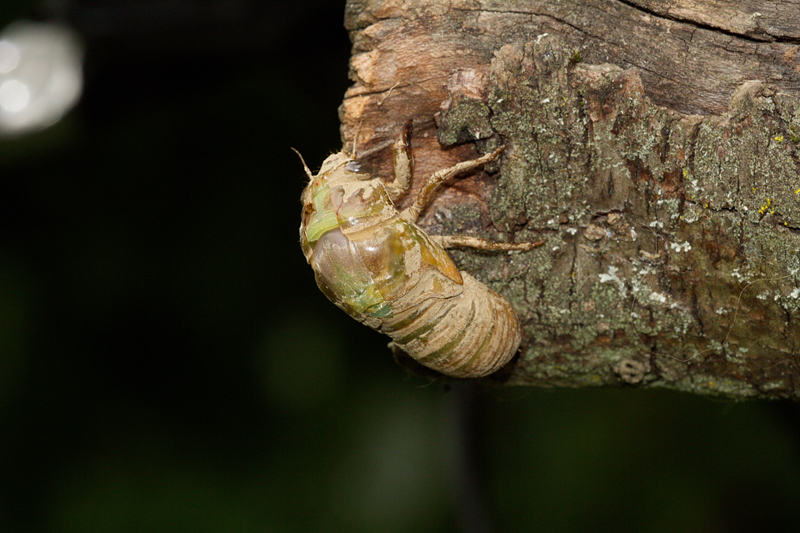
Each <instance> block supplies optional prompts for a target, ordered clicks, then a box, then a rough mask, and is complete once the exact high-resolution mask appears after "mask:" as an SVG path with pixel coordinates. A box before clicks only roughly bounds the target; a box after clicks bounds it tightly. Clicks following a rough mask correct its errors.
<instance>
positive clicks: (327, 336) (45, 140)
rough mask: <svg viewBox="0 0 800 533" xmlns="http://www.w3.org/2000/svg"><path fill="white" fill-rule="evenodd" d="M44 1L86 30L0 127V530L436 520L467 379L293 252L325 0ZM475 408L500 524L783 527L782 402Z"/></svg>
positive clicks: (424, 523)
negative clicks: (29, 113)
mask: <svg viewBox="0 0 800 533" xmlns="http://www.w3.org/2000/svg"><path fill="white" fill-rule="evenodd" d="M51 4H52V3H51ZM62 4H63V5H66V6H70V7H71V8H72V10H69V9H67V10H66V13H67V14H68V15H70V17H72V18H69V20H71V21H72V22H73V23H74V24H76V26H77V27H78V29H79V30H80V31H82V32H83V33H84V34H85V35H87V36H88V56H87V64H86V73H87V90H86V93H85V95H84V98H83V101H82V103H81V105H80V106H79V107H78V109H76V110H75V111H73V112H72V113H71V114H70V115H69V116H68V117H67V119H65V120H64V121H62V122H61V123H59V124H57V125H56V126H54V127H53V128H51V129H50V130H48V131H45V132H41V133H39V134H37V135H34V136H30V137H25V138H20V139H13V140H5V141H2V142H0V176H2V192H0V217H1V218H0V531H26V532H27V531H47V532H51V531H52V532H81V533H87V532H89V533H90V532H93V531H97V532H101V531H102V532H106V531H176V530H178V531H198V532H202V531H209V532H212V531H213V532H217V531H388V532H391V531H455V530H458V528H459V511H458V510H457V509H459V503H458V500H457V498H458V494H460V493H461V492H462V491H461V490H460V489H463V488H464V487H459V486H458V485H459V484H460V483H462V481H461V480H462V479H463V477H462V475H461V473H460V469H462V467H463V465H462V463H461V461H462V459H463V451H464V450H463V447H464V446H465V445H466V444H468V443H465V442H462V440H463V435H462V434H461V433H460V432H459V427H460V424H461V422H460V416H462V415H460V414H459V413H460V412H461V411H459V409H458V408H457V406H458V405H459V402H460V401H461V398H463V395H464V394H467V393H465V392H463V391H460V390H449V389H448V388H447V387H443V386H442V385H441V384H437V383H429V382H427V381H423V380H419V379H416V378H410V377H407V375H406V374H405V372H404V371H403V370H402V369H401V368H399V367H397V366H396V365H395V364H394V363H393V361H392V359H391V356H390V354H389V351H388V350H387V349H386V339H384V338H382V337H381V336H379V335H377V334H375V333H373V332H371V331H369V330H367V329H366V328H363V327H362V326H360V325H359V324H357V323H355V322H354V321H352V320H351V319H349V318H348V317H347V316H345V315H344V314H343V313H341V312H340V311H339V310H337V309H336V308H335V307H334V306H332V305H330V304H329V303H328V302H327V301H326V300H325V298H324V296H322V294H321V293H320V292H319V291H318V290H317V288H316V286H315V285H314V282H313V276H312V274H311V271H310V269H309V268H308V267H307V265H305V262H304V260H303V257H302V254H301V253H300V250H299V246H298V237H297V227H298V225H299V220H298V219H299V217H298V214H299V200H298V198H299V193H300V190H301V189H302V186H303V183H304V177H303V172H302V167H301V166H300V164H299V162H298V161H297V159H296V157H295V155H294V154H293V153H291V151H290V150H289V146H294V147H295V148H298V149H299V150H300V151H301V152H303V154H304V156H305V157H306V160H307V161H308V162H309V164H310V165H311V166H312V167H314V166H316V165H319V163H320V162H321V161H322V159H323V158H324V157H325V155H327V153H329V152H330V151H333V150H337V149H338V148H339V146H340V140H339V135H338V122H337V106H338V105H339V103H340V102H341V98H342V95H343V93H344V91H345V89H346V87H347V84H348V81H347V77H346V74H347V60H348V54H349V43H348V41H347V36H346V33H345V31H344V30H343V29H342V27H341V20H342V18H343V3H341V2H327V3H319V2H291V3H290V2H278V3H275V4H273V5H272V6H271V7H270V8H269V9H268V10H260V11H258V12H257V14H258V16H260V17H263V20H264V28H265V31H263V32H258V31H255V30H254V29H253V28H252V26H253V22H252V20H260V19H258V17H255V16H254V17H251V18H250V19H248V24H250V26H248V27H249V28H250V30H248V32H244V31H243V32H241V34H245V37H247V38H245V37H241V35H240V34H237V33H236V32H235V31H234V32H231V31H229V30H230V29H231V28H234V29H235V28H236V24H235V23H233V22H227V23H226V24H228V26H225V27H224V28H223V30H225V31H221V30H220V31H217V32H213V34H212V35H211V37H209V38H208V39H204V38H202V37H203V35H205V34H203V33H202V32H201V31H200V30H198V26H191V27H189V28H188V29H187V28H186V27H183V26H181V27H171V26H169V25H166V26H165V27H159V28H156V27H153V28H151V27H140V28H139V30H140V31H139V32H138V33H137V32H136V31H135V29H136V26H135V24H133V23H130V25H129V26H125V28H124V30H125V31H120V32H108V31H106V32H104V31H101V30H102V29H103V26H102V24H101V22H102V21H103V20H106V19H102V18H101V19H98V18H97V16H96V15H97V13H98V11H97V9H99V8H103V7H104V8H108V9H113V8H114V7H115V6H130V5H133V4H131V3H126V2H121V3H111V2H109V3H103V2H98V1H94V2H83V3H81V2H77V3H73V2H66V3H63V2H62V3H61V4H59V5H62ZM181 4H182V3H181V2H177V3H171V4H170V5H172V6H175V5H181ZM189 4H191V5H190V7H191V8H192V9H197V5H198V4H197V3H196V2H194V3H189ZM206 4H207V5H209V6H212V5H217V4H224V2H206ZM63 5H62V7H63ZM138 5H139V6H143V7H144V8H147V7H148V6H149V7H153V8H154V9H155V8H158V7H159V6H162V7H163V5H164V3H163V2H161V3H160V2H141V3H139V4H138ZM236 5H239V6H241V5H249V4H248V3H247V2H244V3H239V4H236ZM37 6H38V4H36V5H35V4H34V3H32V2H27V3H19V4H18V5H16V7H15V8H13V9H12V8H11V7H9V5H6V4H4V6H3V7H2V8H0V17H4V20H5V21H6V22H7V21H10V20H12V19H15V18H18V17H25V16H34V15H36V14H37V13H40V14H41V12H37V11H36V8H37ZM81 9H83V11H82V10H81ZM92 10H94V11H92ZM86 13H91V14H93V17H94V18H92V17H89V16H85V15H86ZM176 18H180V17H176ZM134 19H135V17H134V18H131V17H128V18H126V19H125V20H128V21H130V20H134ZM273 19H274V20H273ZM108 20H111V19H108ZM143 20H147V17H143ZM203 20H205V19H203ZM92 21H95V22H92ZM234 22H235V21H234ZM92 24H94V26H93V25H92ZM203 24H207V21H205V22H203V23H202V24H200V26H199V27H201V28H205V26H203ZM269 28H271V30H270V31H266V29H269ZM256 29H257V28H256ZM159 31H160V32H161V33H158V32H159ZM203 31H206V30H205V29H204V30H203ZM209 31H210V30H209ZM198 32H199V34H198ZM229 34H230V35H229ZM198 35H199V36H198ZM226 35H229V38H230V39H232V40H233V41H234V42H229V41H227V40H226V37H225V36H226ZM115 36H116V37H115ZM238 37H241V38H242V42H239V41H236V39H235V38H238ZM137 39H139V40H138V41H137ZM258 39H261V41H259V40H258ZM140 41H145V42H140ZM209 43H212V44H213V46H212V44H209ZM214 43H216V44H214ZM215 46H216V48H215ZM476 401H477V402H478V410H477V412H476V413H474V416H476V417H477V418H476V419H475V423H477V424H478V426H477V436H478V441H477V442H476V443H475V444H476V445H478V446H479V448H481V449H483V450H484V452H485V453H484V456H483V458H484V462H483V463H482V465H483V467H484V470H483V471H484V472H485V475H486V480H487V497H488V506H489V509H490V511H491V513H492V518H493V519H494V520H495V521H496V523H497V524H498V525H499V526H500V527H501V528H502V529H503V530H509V531H518V530H525V529H538V530H541V531H586V530H596V529H601V528H605V527H608V528H612V527H613V528H614V529H615V530H620V531H624V530H630V531H634V530H635V531H674V530H682V531H735V530H745V529H747V530H749V529H754V528H756V527H758V528H759V529H761V528H764V527H767V528H769V529H772V530H776V529H777V525H778V524H779V523H782V522H783V521H785V520H794V521H795V522H796V521H797V518H798V510H797V504H796V502H797V501H800V489H799V488H798V486H797V483H795V482H794V480H796V479H797V474H798V472H799V471H800V468H799V467H800V465H798V460H799V459H798V458H799V457H800V455H799V453H798V452H799V451H800V450H798V425H797V424H798V417H797V409H796V407H795V406H794V405H791V404H785V403H783V404H764V403H760V404H756V403H748V404H731V403H727V402H719V401H713V400H709V399H707V398H694V397H689V396H686V395H679V394H674V393H666V392H663V391H661V392H659V391H629V390H580V391H572V390H562V391H541V390H521V389H515V390H508V391H501V390H494V389H490V390H487V391H484V392H479V393H477V396H476ZM773 526H775V527H773Z"/></svg>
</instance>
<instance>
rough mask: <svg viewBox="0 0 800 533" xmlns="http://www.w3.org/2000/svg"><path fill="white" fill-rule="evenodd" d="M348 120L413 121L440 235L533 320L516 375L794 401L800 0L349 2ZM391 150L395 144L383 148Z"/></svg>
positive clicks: (512, 372)
mask: <svg viewBox="0 0 800 533" xmlns="http://www.w3.org/2000/svg"><path fill="white" fill-rule="evenodd" d="M346 26H347V28H348V30H349V31H350V35H351V39H352V42H353V56H352V60H351V77H352V79H353V81H354V84H353V86H352V87H351V88H350V89H349V90H348V91H347V94H346V96H345V100H344V103H343V104H342V107H341V118H342V135H343V139H344V141H345V146H346V147H348V149H351V148H352V141H353V136H354V135H355V133H356V131H358V140H357V147H356V149H357V151H358V153H359V154H364V155H365V156H367V155H369V157H371V160H372V162H373V164H375V165H376V166H377V167H378V168H379V169H380V170H381V172H382V173H383V175H384V176H386V177H387V178H388V177H389V176H390V175H391V155H390V150H389V149H388V148H387V145H388V143H390V142H392V141H393V140H394V139H395V138H396V136H397V134H398V133H399V131H400V130H401V128H402V126H403V124H404V123H405V122H407V121H409V120H413V124H414V135H413V137H412V146H413V149H414V154H415V157H416V168H415V176H416V179H415V183H414V188H415V190H418V188H419V186H420V184H421V183H422V181H423V180H424V178H425V177H427V176H428V175H430V174H431V173H432V172H433V171H435V170H438V169H440V168H443V167H446V166H449V165H451V164H453V163H455V162H457V161H460V160H464V159H468V158H472V157H475V156H476V155H477V152H485V151H486V150H489V149H491V148H493V147H496V146H497V145H499V144H501V143H502V144H505V146H506V152H505V153H504V155H503V157H502V161H501V162H500V164H498V165H494V166H491V167H490V168H488V169H487V170H488V172H489V173H488V174H486V173H484V174H481V175H476V176H474V177H471V178H468V179H465V180H463V181H460V182H457V183H455V184H454V185H453V186H452V187H450V188H448V189H447V190H445V191H444V192H443V193H442V194H441V195H440V197H439V198H438V199H437V200H436V201H435V203H434V205H433V206H432V207H431V208H430V209H428V211H427V212H426V213H425V214H424V216H423V218H422V219H421V225H422V226H423V227H426V228H427V229H428V230H429V231H430V232H431V233H438V234H448V233H467V234H476V235H481V236H484V237H486V238H489V239H496V240H508V239H513V240H515V241H524V240H536V239H538V238H541V237H544V238H546V240H547V245H546V246H545V247H542V248H538V249H536V250H533V251H531V252H526V253H514V254H499V255H498V254H495V255H491V254H484V253H476V252H469V251H466V252H454V253H453V254H452V255H453V257H454V259H455V260H456V262H457V263H458V264H459V266H460V267H461V268H463V269H465V270H467V271H468V272H471V273H473V274H475V275H476V276H477V277H478V278H479V279H480V280H482V281H484V282H486V283H487V284H489V285H490V286H492V287H493V288H495V289H496V290H498V292H500V293H502V294H503V295H505V296H506V297H507V298H508V299H509V300H510V301H511V302H512V304H513V305H514V307H515V309H516V310H517V312H518V314H519V316H520V319H521V322H522V324H523V328H524V333H523V335H524V338H523V348H522V350H521V355H520V356H519V357H518V358H517V359H515V360H514V361H513V362H512V363H511V365H509V366H508V367H506V368H505V369H504V370H503V371H501V373H500V374H499V375H498V376H496V377H495V379H496V380H501V381H503V382H505V383H508V384H526V385H542V386H587V385H629V386H638V387H656V386H659V387H669V388H673V389H681V390H687V391H692V392H696V393H705V394H723V395H727V396H733V397H739V398H745V397H760V398H768V397H783V398H798V397H800V319H799V315H798V309H799V308H800V158H799V155H800V154H798V149H799V148H800V56H798V55H797V52H798V49H800V47H798V44H797V43H799V42H800V2H797V1H794V2H779V3H778V2H766V1H764V2H759V1H755V0H751V1H746V0H739V1H725V2H722V1H720V2H714V1H712V2H695V1H690V0H675V1H657V0H650V1H648V0H638V1H636V0H630V1H624V2H623V1H611V0H606V1H603V0H590V1H584V2H557V1H556V2H554V1H535V0H528V1H519V0H449V1H430V0H350V1H349V2H348V4H347V13H346ZM384 148H386V149H384Z"/></svg>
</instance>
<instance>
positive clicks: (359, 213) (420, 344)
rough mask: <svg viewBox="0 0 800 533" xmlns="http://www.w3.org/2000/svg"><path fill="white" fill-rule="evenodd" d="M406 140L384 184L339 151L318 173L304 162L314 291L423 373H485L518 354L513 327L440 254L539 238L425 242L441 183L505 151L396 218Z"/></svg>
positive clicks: (305, 235) (450, 173) (498, 302)
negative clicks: (427, 212)
mask: <svg viewBox="0 0 800 533" xmlns="http://www.w3.org/2000/svg"><path fill="white" fill-rule="evenodd" d="M408 134H409V128H408V127H406V129H405V130H404V131H403V133H402V134H401V135H400V138H399V139H398V140H397V142H395V144H394V174H395V176H394V180H393V181H392V182H388V183H387V182H384V181H383V180H382V179H380V178H379V177H377V176H376V175H375V174H374V173H373V171H372V169H371V168H370V167H369V165H368V164H367V163H365V162H363V161H360V160H358V159H355V158H354V157H353V156H351V155H349V154H347V153H345V152H338V153H335V154H333V155H331V156H329V157H328V158H327V159H326V160H325V161H324V162H323V163H322V168H320V170H319V172H318V173H317V174H316V175H313V174H312V173H311V171H310V170H309V169H308V167H307V166H306V165H305V162H304V163H303V166H304V168H305V171H306V174H307V175H308V177H309V183H308V185H307V186H306V188H305V190H304V191H303V194H302V203H303V211H302V221H301V224H300V242H301V246H302V248H303V253H304V254H305V256H306V260H307V261H308V263H309V264H310V265H311V267H312V269H313V270H314V274H315V277H316V280H317V285H319V288H320V289H321V290H322V292H323V293H325V295H326V296H327V297H328V298H329V299H330V300H331V301H332V302H333V303H334V304H336V305H337V306H338V307H340V308H341V309H343V310H344V311H345V312H346V313H347V314H349V315H350V316H352V317H353V318H355V319H356V320H358V321H360V322H362V323H364V324H366V325H368V326H370V327H371V328H373V329H375V330H377V331H380V332H382V333H385V334H387V335H388V336H389V337H391V339H392V340H393V341H394V343H395V345H396V346H397V347H398V348H400V349H401V350H403V351H404V352H406V353H407V354H409V355H410V356H411V357H413V358H414V359H416V360H417V361H419V362H420V363H422V364H423V365H425V366H427V367H429V368H432V369H434V370H437V371H439V372H442V373H443V374H447V375H450V376H454V377H481V376H486V375H488V374H491V373H492V372H495V371H496V370H498V369H499V368H501V367H502V366H503V365H505V364H506V363H508V361H509V360H510V359H511V358H512V357H513V356H514V354H515V353H516V351H517V349H518V347H519V343H520V337H521V334H520V325H519V320H518V319H517V315H516V313H515V312H514V309H513V308H512V307H511V304H509V302H508V301H507V300H506V299H505V298H503V297H502V296H500V295H499V294H498V293H496V292H495V291H493V290H491V289H490V288H488V287H487V286H486V285H484V284H483V283H481V282H479V281H478V280H476V279H475V278H473V277H472V276H471V275H469V274H468V273H467V272H463V271H462V272H459V270H458V268H456V266H455V264H454V263H453V261H452V260H451V259H450V256H448V255H447V252H446V251H445V248H447V247H472V248H479V249H483V250H529V249H531V248H533V247H535V246H539V245H541V244H543V241H537V242H531V243H521V244H509V243H492V242H489V241H485V240H482V239H478V238H474V237H467V236H459V235H450V236H439V235H428V234H427V233H426V232H425V231H423V230H422V229H421V228H420V227H419V226H417V225H416V220H417V217H418V216H419V214H420V212H421V211H422V210H423V209H424V207H425V206H426V205H427V204H428V202H429V201H430V200H431V198H432V197H433V195H434V193H435V191H436V189H437V188H438V187H439V185H441V184H442V183H443V182H445V181H447V180H448V179H450V178H453V177H454V176H456V175H458V174H461V173H464V172H466V171H468V170H471V169H474V168H476V167H478V166H480V165H483V164H485V163H488V162H489V161H492V160H494V159H495V158H496V157H497V156H499V155H500V153H501V152H502V150H503V148H502V147H501V148H499V149H497V150H495V151H493V152H491V153H489V154H486V155H484V156H483V157H479V158H478V159H474V160H470V161H464V162H461V163H458V164H456V165H454V166H452V167H450V168H446V169H443V170H440V171H438V172H436V173H435V174H433V175H432V176H431V178H430V179H429V180H428V182H427V183H426V184H425V186H424V187H423V188H422V190H421V191H420V193H419V195H418V196H417V198H416V199H415V201H414V203H413V204H412V205H411V206H410V207H408V208H406V209H404V210H403V211H398V210H397V208H396V207H395V202H396V201H397V200H398V199H400V198H401V197H402V196H403V195H405V194H406V193H407V192H408V190H409V189H410V185H411V172H412V169H411V167H412V163H411V161H412V160H411V154H410V150H409V145H408ZM298 155H299V154H298ZM301 159H302V157H301Z"/></svg>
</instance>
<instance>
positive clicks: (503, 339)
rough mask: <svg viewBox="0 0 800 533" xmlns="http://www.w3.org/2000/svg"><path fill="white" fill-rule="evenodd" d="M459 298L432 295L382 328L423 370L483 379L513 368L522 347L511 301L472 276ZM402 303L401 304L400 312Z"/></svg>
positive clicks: (467, 277)
mask: <svg viewBox="0 0 800 533" xmlns="http://www.w3.org/2000/svg"><path fill="white" fill-rule="evenodd" d="M461 276H462V277H463V280H464V283H463V285H462V286H461V287H462V291H461V293H460V294H459V295H457V296H450V297H439V296H438V295H436V294H430V295H429V297H428V298H427V299H426V300H424V302H421V303H418V304H417V305H416V306H414V307H411V308H409V309H408V310H407V311H405V312H400V313H398V312H395V313H394V316H393V317H392V319H390V320H387V321H385V322H384V324H383V327H382V328H381V330H382V331H384V332H385V333H386V334H388V335H389V336H390V337H391V338H392V340H394V342H395V344H397V346H398V347H399V348H400V349H401V350H403V351H404V352H406V353H407V354H409V355H411V356H412V357H413V358H414V359H416V360H417V361H419V362H420V363H422V364H423V365H425V366H427V367H429V368H433V369H434V370H438V371H439V372H442V373H444V374H448V375H450V376H456V377H465V378H466V377H480V376H486V375H488V374H491V373H492V372H495V371H496V370H498V369H499V368H500V367H502V366H503V365H505V364H506V363H508V361H509V360H510V359H511V358H512V357H513V356H514V353H516V351H517V348H518V346H519V343H520V328H519V322H518V320H517V315H516V313H515V312H514V309H512V307H511V305H510V304H509V303H508V301H507V300H506V299H505V298H503V297H502V296H500V295H499V294H497V293H496V292H494V291H493V290H491V289H490V288H488V287H487V286H486V285H484V284H483V283H481V282H479V281H478V280H476V279H475V278H473V277H472V276H470V275H469V274H467V273H466V272H461ZM400 306H401V302H399V301H398V302H397V307H400Z"/></svg>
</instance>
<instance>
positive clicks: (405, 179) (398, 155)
mask: <svg viewBox="0 0 800 533" xmlns="http://www.w3.org/2000/svg"><path fill="white" fill-rule="evenodd" d="M410 134H411V122H408V123H406V125H405V127H403V131H402V133H400V137H399V138H398V139H397V141H395V143H394V146H393V147H392V150H393V160H394V181H393V182H391V183H387V184H386V192H388V193H389V198H391V199H392V201H393V202H395V201H397V200H398V199H400V198H401V197H402V196H403V195H404V194H406V193H407V192H408V189H409V188H410V187H411V174H412V173H413V171H414V170H413V168H414V159H413V158H412V157H411V149H410V147H409V144H408V137H409V135H410Z"/></svg>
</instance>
